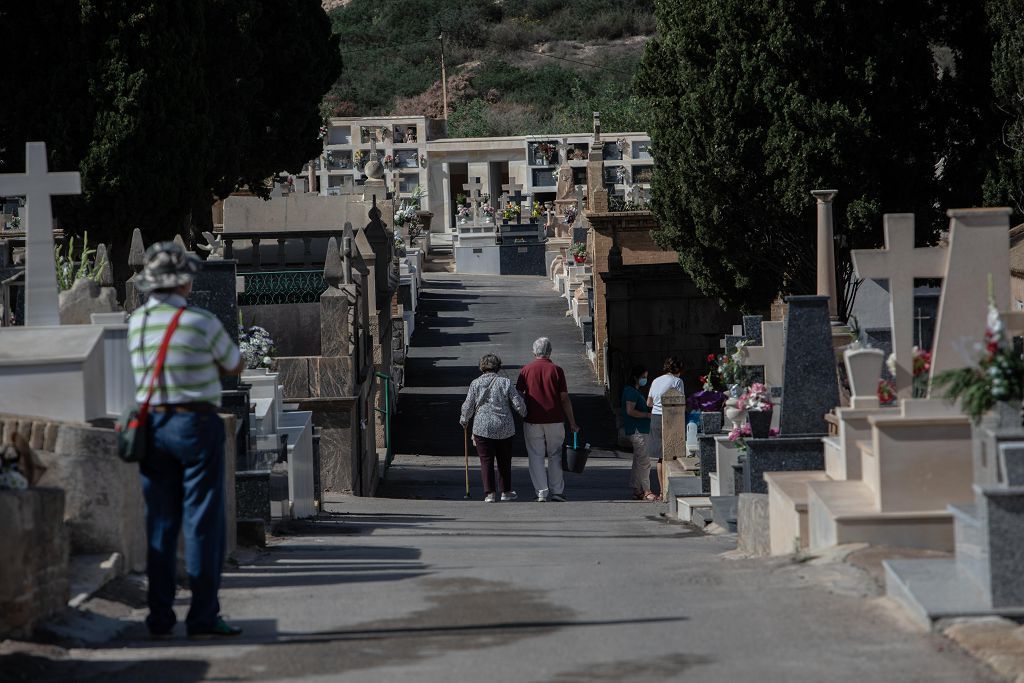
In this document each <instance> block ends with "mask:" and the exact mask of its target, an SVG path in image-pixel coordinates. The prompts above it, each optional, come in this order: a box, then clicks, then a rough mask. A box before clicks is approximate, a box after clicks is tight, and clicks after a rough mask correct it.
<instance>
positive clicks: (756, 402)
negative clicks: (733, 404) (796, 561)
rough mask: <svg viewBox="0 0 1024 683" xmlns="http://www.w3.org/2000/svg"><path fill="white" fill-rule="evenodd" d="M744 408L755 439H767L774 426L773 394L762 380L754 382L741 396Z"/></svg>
mask: <svg viewBox="0 0 1024 683" xmlns="http://www.w3.org/2000/svg"><path fill="white" fill-rule="evenodd" d="M740 403H741V406H742V408H743V410H745V411H746V413H747V422H748V423H750V435H751V436H752V437H754V438H755V439H767V438H768V435H769V433H770V432H771V428H772V407H773V406H772V399H771V394H770V392H769V391H768V387H766V386H765V385H764V384H762V383H761V382H754V383H753V384H751V385H750V388H749V389H747V391H746V393H745V394H743V396H741V397H740Z"/></svg>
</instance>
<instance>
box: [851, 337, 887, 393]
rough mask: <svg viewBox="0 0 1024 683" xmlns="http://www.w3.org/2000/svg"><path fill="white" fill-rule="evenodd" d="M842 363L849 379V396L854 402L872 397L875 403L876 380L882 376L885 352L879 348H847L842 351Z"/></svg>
mask: <svg viewBox="0 0 1024 683" xmlns="http://www.w3.org/2000/svg"><path fill="white" fill-rule="evenodd" d="M843 363H844V364H845V365H846V376H847V377H848V378H849V380H850V396H851V397H852V398H853V399H854V400H855V402H859V403H864V402H865V400H866V401H870V400H871V399H874V401H875V403H876V404H877V402H878V380H879V378H881V376H882V365H883V364H884V363H885V352H884V351H882V350H881V349H847V350H846V351H845V352H844V353H843ZM854 407H858V406H854Z"/></svg>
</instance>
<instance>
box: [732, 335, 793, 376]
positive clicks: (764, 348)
mask: <svg viewBox="0 0 1024 683" xmlns="http://www.w3.org/2000/svg"><path fill="white" fill-rule="evenodd" d="M782 325H783V323H782V321H781V320H771V321H767V320H766V321H762V322H761V346H744V347H743V354H742V356H743V357H742V358H741V359H740V365H744V366H750V365H760V366H762V367H763V368H764V383H765V384H767V385H768V386H769V387H781V386H782V377H783V374H782V373H783V369H784V368H785V359H786V345H785V343H784V338H783V334H782Z"/></svg>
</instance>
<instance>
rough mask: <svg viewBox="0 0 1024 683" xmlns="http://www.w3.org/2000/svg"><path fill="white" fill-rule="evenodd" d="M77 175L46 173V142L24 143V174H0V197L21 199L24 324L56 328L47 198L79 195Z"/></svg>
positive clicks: (54, 271)
mask: <svg viewBox="0 0 1024 683" xmlns="http://www.w3.org/2000/svg"><path fill="white" fill-rule="evenodd" d="M81 193H82V179H81V176H80V175H79V174H78V173H77V172H64V173H50V172H49V171H48V170H47V164H46V143H45V142H28V143H25V172H24V173H8V174H3V175H0V197H17V196H23V197H25V208H24V211H25V220H24V224H25V325H26V326H39V325H60V309H59V307H58V297H57V267H56V264H55V263H54V258H53V207H52V206H51V205H50V197H52V196H54V195H64V194H81Z"/></svg>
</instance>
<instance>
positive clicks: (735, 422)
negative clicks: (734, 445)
mask: <svg viewBox="0 0 1024 683" xmlns="http://www.w3.org/2000/svg"><path fill="white" fill-rule="evenodd" d="M746 412H747V411H746V410H744V409H743V408H741V407H740V400H739V399H738V398H735V397H730V398H729V399H728V400H727V401H726V402H725V417H726V419H727V420H729V422H731V423H732V426H733V428H734V429H739V428H740V425H742V424H743V421H744V419H745V418H746Z"/></svg>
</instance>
